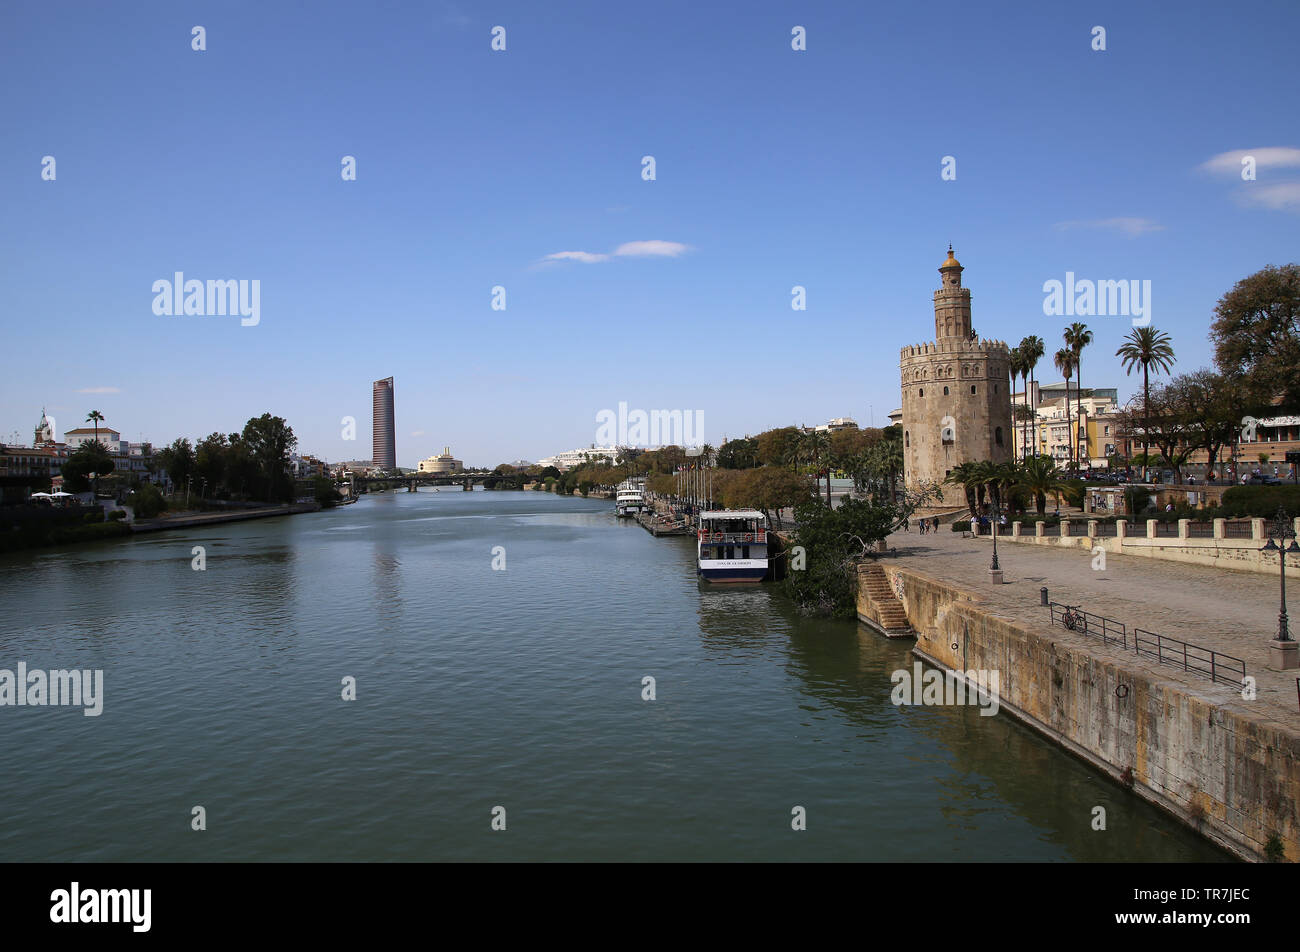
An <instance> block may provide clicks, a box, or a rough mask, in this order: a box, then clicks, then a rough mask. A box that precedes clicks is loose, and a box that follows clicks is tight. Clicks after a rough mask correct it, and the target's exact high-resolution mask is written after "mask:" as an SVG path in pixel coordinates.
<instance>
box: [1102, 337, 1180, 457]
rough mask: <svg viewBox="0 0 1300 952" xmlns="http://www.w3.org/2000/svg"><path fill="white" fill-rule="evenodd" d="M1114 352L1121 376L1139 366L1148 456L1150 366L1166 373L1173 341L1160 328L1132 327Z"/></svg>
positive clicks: (1146, 453)
mask: <svg viewBox="0 0 1300 952" xmlns="http://www.w3.org/2000/svg"><path fill="white" fill-rule="evenodd" d="M1115 356H1116V357H1119V358H1120V363H1121V364H1122V365H1123V367H1124V374H1125V376H1127V375H1129V374H1131V373H1132V372H1133V368H1134V367H1138V366H1141V368H1142V414H1143V424H1142V427H1143V429H1142V455H1143V456H1144V457H1146V458H1147V460H1149V459H1150V456H1151V454H1150V440H1151V368H1152V367H1154V368H1155V369H1156V371H1157V372H1159V373H1166V374H1167V373H1169V370H1170V368H1172V367H1173V365H1174V359H1175V358H1174V342H1173V338H1171V337H1170V336H1169V335H1168V334H1166V333H1165V332H1164V331H1158V330H1156V329H1155V328H1154V327H1150V326H1148V327H1135V328H1133V329H1132V330H1131V331H1129V332H1128V334H1127V335H1125V337H1124V343H1123V344H1121V345H1120V348H1119V350H1117V351H1115ZM1145 463H1146V461H1145V460H1144V465H1143V469H1142V481H1143V482H1146V479H1147V472H1146V465H1145Z"/></svg>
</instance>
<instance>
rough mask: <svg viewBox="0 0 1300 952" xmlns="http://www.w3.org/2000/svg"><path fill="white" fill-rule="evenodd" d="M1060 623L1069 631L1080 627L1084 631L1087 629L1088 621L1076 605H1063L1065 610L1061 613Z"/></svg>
mask: <svg viewBox="0 0 1300 952" xmlns="http://www.w3.org/2000/svg"><path fill="white" fill-rule="evenodd" d="M1076 610H1079V614H1077V615H1076V614H1075V611H1076ZM1061 624H1062V625H1064V626H1065V627H1066V628H1068V629H1069V630H1070V631H1078V630H1079V629H1080V628H1082V630H1083V631H1085V632H1086V631H1087V630H1088V621H1087V619H1086V618H1084V617H1083V613H1082V610H1081V609H1079V606H1078V605H1066V606H1065V611H1064V612H1062V614H1061Z"/></svg>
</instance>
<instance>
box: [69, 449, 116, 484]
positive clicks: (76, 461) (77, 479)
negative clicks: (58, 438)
mask: <svg viewBox="0 0 1300 952" xmlns="http://www.w3.org/2000/svg"><path fill="white" fill-rule="evenodd" d="M115 467H116V463H114V461H113V456H112V454H111V453H109V452H108V447H106V446H105V445H104V444H103V443H100V442H99V441H98V440H92V441H90V442H89V443H82V444H81V445H80V446H79V447H77V448H76V450H74V451H73V453H72V455H71V456H69V457H68V459H67V461H66V462H64V464H63V466H62V469H61V472H62V474H63V482H64V485H66V486H67V487H68V488H69V489H70V490H71V491H72V492H74V493H84V492H86V491H87V490H88V489H90V488H91V484H90V474H91V473H94V474H95V476H96V477H99V476H105V475H107V474H108V473H111V472H113V470H114V468H115Z"/></svg>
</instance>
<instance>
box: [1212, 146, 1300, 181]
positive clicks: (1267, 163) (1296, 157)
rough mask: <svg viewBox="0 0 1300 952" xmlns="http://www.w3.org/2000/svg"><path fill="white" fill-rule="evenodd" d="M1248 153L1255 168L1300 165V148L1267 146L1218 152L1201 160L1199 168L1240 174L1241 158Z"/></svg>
mask: <svg viewBox="0 0 1300 952" xmlns="http://www.w3.org/2000/svg"><path fill="white" fill-rule="evenodd" d="M1248 155H1249V156H1253V157H1254V159H1255V168H1256V169H1285V168H1291V167H1294V166H1300V149H1292V148H1288V147H1286V146H1269V147H1267V148H1263V149H1234V150H1233V151H1231V152H1220V153H1219V154H1218V155H1216V156H1214V158H1212V159H1210V160H1209V161H1206V162H1202V163H1201V165H1200V169H1201V171H1203V172H1231V173H1232V174H1233V175H1240V174H1241V160H1242V159H1243V158H1245V157H1246V156H1248Z"/></svg>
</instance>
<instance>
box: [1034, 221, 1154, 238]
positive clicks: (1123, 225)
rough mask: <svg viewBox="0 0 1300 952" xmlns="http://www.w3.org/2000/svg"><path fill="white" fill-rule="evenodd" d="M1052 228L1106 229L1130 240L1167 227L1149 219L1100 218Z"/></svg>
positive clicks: (1060, 229) (1059, 222)
mask: <svg viewBox="0 0 1300 952" xmlns="http://www.w3.org/2000/svg"><path fill="white" fill-rule="evenodd" d="M1052 227H1053V228H1055V229H1056V230H1057V231H1069V230H1070V229H1072V228H1104V229H1107V230H1110V231H1118V232H1122V233H1123V234H1125V235H1127V236H1128V237H1130V238H1137V237H1139V236H1141V235H1145V234H1148V233H1150V232H1153V231H1163V230H1164V227H1165V226H1164V225H1160V224H1157V223H1156V222H1153V221H1151V220H1150V219H1148V218H1098V219H1094V220H1092V221H1058V222H1057V223H1056V224H1055V225H1053V226H1052Z"/></svg>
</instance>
